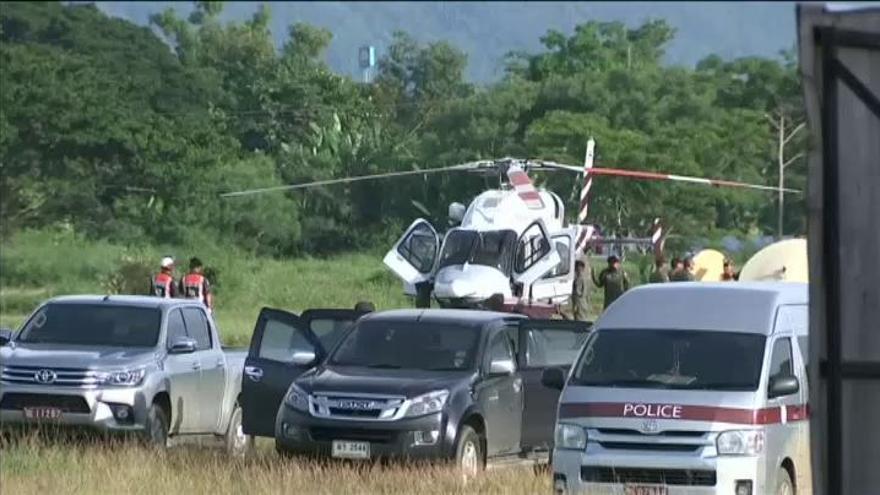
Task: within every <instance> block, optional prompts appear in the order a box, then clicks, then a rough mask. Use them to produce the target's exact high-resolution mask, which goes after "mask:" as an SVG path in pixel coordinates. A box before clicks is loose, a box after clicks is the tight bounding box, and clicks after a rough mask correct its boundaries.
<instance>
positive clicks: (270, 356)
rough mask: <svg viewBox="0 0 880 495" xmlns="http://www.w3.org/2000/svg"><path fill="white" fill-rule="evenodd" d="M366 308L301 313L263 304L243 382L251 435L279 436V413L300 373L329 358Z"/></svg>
mask: <svg viewBox="0 0 880 495" xmlns="http://www.w3.org/2000/svg"><path fill="white" fill-rule="evenodd" d="M362 314H363V313H362V312H359V311H352V310H338V309H315V310H308V311H306V312H304V313H303V314H302V315H301V316H297V315H296V314H294V313H290V312H288V311H283V310H279V309H272V308H263V309H262V310H261V311H260V316H259V317H258V318H257V324H256V325H255V327H254V334H253V337H252V338H251V345H250V349H249V351H248V356H247V358H246V359H245V363H244V375H243V376H242V384H241V409H242V411H241V412H242V428H243V430H244V432H245V433H246V434H248V435H257V436H263V437H272V436H274V435H275V417H276V415H277V414H278V408H279V407H281V401H282V400H284V395H285V394H286V393H287V389H288V388H289V387H290V384H291V383H292V382H293V380H294V379H296V377H298V376H299V375H301V374H303V373H305V372H306V371H308V370H309V369H310V368H312V367H313V366H315V365H316V364H317V363H319V362H321V360H323V359H324V357H326V355H327V352H328V351H329V350H330V349H332V347H333V346H334V345H335V343H336V342H337V341H338V340H339V338H341V336H342V334H344V333H345V331H346V330H347V329H348V328H349V327H350V326H351V324H352V323H353V322H354V321H355V320H357V319H358V318H359V317H360V316H361V315H362Z"/></svg>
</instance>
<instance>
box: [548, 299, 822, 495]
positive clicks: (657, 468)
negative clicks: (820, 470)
mask: <svg viewBox="0 0 880 495" xmlns="http://www.w3.org/2000/svg"><path fill="white" fill-rule="evenodd" d="M807 304H808V299H807V284H800V283H762V282H755V283H745V282H726V283H697V282H695V283H674V284H672V283H670V284H652V285H647V286H642V287H638V288H636V289H633V290H631V291H629V292H627V293H626V294H624V295H623V296H622V297H621V298H620V299H618V300H617V301H615V302H614V303H613V304H612V305H611V306H609V307H608V309H607V310H606V311H605V313H604V314H603V315H602V317H601V318H600V319H599V320H598V321H597V322H596V324H595V326H594V331H593V333H592V335H591V336H590V337H589V339H588V340H587V341H586V343H585V344H584V347H583V349H582V350H581V352H580V355H579V357H578V360H577V361H576V363H575V365H574V366H573V367H572V368H571V370H570V371H569V372H568V376H567V377H566V376H565V375H564V374H563V371H562V370H560V369H548V370H546V371H545V372H544V375H543V377H542V381H543V382H544V384H545V385H547V386H550V387H556V388H560V389H563V392H562V395H561V397H560V401H559V406H558V410H557V424H556V434H555V447H554V450H553V458H552V463H553V480H554V491H555V492H556V493H559V494H562V493H566V494H568V493H590V494H600V493H614V494H626V495H676V494H730V495H752V494H756V495H762V494H779V495H792V494H798V495H799V494H803V493H811V491H812V489H811V488H812V487H811V474H810V453H809V440H810V439H809V422H808V414H809V409H808V406H807V404H808V402H807V391H808V386H807V372H806V356H807V355H808V354H807V349H806V345H807V326H808V323H807V322H808V316H807Z"/></svg>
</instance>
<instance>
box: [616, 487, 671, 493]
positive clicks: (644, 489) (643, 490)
mask: <svg viewBox="0 0 880 495" xmlns="http://www.w3.org/2000/svg"><path fill="white" fill-rule="evenodd" d="M624 493H625V494H626V495H668V493H669V492H668V491H667V489H666V487H665V486H663V485H626V486H625V487H624Z"/></svg>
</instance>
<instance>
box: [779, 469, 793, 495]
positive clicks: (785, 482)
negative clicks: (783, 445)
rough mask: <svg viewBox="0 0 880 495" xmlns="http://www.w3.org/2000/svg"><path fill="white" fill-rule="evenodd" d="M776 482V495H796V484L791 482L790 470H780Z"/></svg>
mask: <svg viewBox="0 0 880 495" xmlns="http://www.w3.org/2000/svg"><path fill="white" fill-rule="evenodd" d="M776 480H777V481H776V492H775V493H776V495H794V483H792V482H791V476H790V475H789V474H788V470H786V469H783V468H779V474H778V475H776Z"/></svg>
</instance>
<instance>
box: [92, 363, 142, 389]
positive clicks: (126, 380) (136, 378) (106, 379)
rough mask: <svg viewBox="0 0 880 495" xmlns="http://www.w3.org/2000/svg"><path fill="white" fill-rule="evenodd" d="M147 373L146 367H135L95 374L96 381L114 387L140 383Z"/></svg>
mask: <svg viewBox="0 0 880 495" xmlns="http://www.w3.org/2000/svg"><path fill="white" fill-rule="evenodd" d="M146 375H147V370H146V368H135V369H131V370H123V371H108V372H104V373H99V374H98V375H97V378H98V383H100V384H101V385H112V386H116V387H134V386H136V385H140V384H141V382H142V381H144V377H145V376H146Z"/></svg>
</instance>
